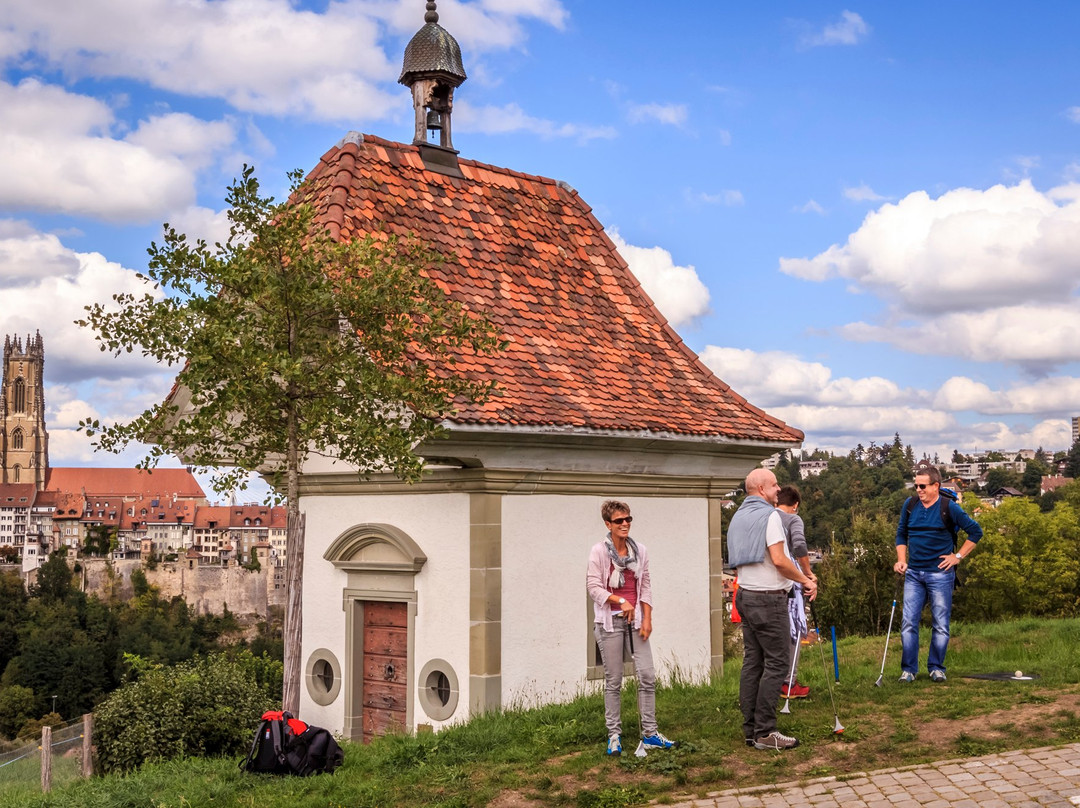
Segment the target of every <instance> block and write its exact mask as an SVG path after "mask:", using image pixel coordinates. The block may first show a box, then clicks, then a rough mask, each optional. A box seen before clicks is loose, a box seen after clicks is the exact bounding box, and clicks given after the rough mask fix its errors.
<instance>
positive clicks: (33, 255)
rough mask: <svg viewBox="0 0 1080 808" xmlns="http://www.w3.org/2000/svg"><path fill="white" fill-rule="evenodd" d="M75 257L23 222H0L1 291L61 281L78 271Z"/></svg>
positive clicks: (5, 220) (45, 234)
mask: <svg viewBox="0 0 1080 808" xmlns="http://www.w3.org/2000/svg"><path fill="white" fill-rule="evenodd" d="M78 267H79V262H78V259H76V257H75V256H74V255H73V254H71V253H69V252H67V251H65V250H64V249H63V247H62V246H61V245H60V240H59V239H58V238H57V237H56V236H53V235H49V234H47V233H39V232H38V231H36V230H34V228H33V227H31V226H30V225H29V224H27V223H25V222H19V221H14V220H11V219H0V289H5V288H6V287H18V286H23V285H25V284H31V283H36V282H38V281H40V280H41V279H43V278H49V277H63V276H65V275H70V274H73V273H75V272H77V271H78Z"/></svg>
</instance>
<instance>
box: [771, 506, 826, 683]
mask: <svg viewBox="0 0 1080 808" xmlns="http://www.w3.org/2000/svg"><path fill="white" fill-rule="evenodd" d="M801 501H802V497H801V496H800V495H799V489H798V488H796V487H795V486H793V485H785V486H783V487H781V489H780V491H779V493H778V494H777V495H776V508H777V510H779V511H780V521H781V522H782V523H783V525H784V534H785V535H786V536H787V545H788V552H789V553H790V554H791V557H792V558H793V559H795V563H796V564H798V566H799V569H800V570H802V573H803V575H805V576H806V577H807V578H809V579H810V580H811V581H813V582H814V583H815V584H816V583H817V576H816V575H814V573H813V572H812V571H811V569H810V552H809V550H808V549H807V547H806V530H805V528H804V526H803V520H802V517H801V516H799V503H800V502H801ZM792 589H793V590H794V597H792V598H791V599H790V600H788V617H789V621H790V624H791V653H792V655H793V656H792V657H791V658H792V659H793V660H794V659H796V657H797V655H798V653H799V642H800V641H801V640H802V638H803V637H805V636H806V634H807V627H806V606H805V604H804V603H803V597H802V585H801V584H798V583H796V584H795V585H794V586H793V587H792ZM795 664H796V665H797V664H798V663H797V662H796V663H795ZM809 695H810V688H809V687H807V686H806V685H804V684H801V683H800V682H799V680H798V679H797V678H796V677H795V675H794V669H792V672H791V676H790V678H789V679H788V680H787V681H785V682H784V684H783V686H782V687H781V688H780V698H784V699H805V698H806V697H807V696H809Z"/></svg>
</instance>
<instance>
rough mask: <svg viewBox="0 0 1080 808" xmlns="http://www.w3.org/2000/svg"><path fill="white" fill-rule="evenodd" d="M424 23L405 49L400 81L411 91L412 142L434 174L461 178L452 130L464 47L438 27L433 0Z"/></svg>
mask: <svg viewBox="0 0 1080 808" xmlns="http://www.w3.org/2000/svg"><path fill="white" fill-rule="evenodd" d="M424 23H425V24H424V27H423V28H421V29H420V30H419V31H417V32H416V34H415V35H414V36H413V38H412V39H411V40H409V44H408V45H406V46H405V60H404V64H403V65H402V68H401V77H400V78H399V79H398V82H399V83H400V84H404V85H405V86H406V87H408V88H409V89H410V90H412V101H413V113H414V120H415V127H414V130H413V143H414V144H415V145H417V146H419V147H420V154H421V156H422V157H423V159H424V163H425V164H426V165H427V167H428V168H429V169H431V170H433V171H440V172H441V173H444V174H451V175H454V176H461V173H460V170H459V169H458V165H457V154H458V153H457V151H456V150H455V149H454V142H453V130H452V128H451V121H452V118H453V112H454V90H455V89H457V88H458V87H459V86H461V83H462V82H463V81H465V79H466V78H467V76H466V75H465V67H464V65H462V63H461V46H460V45H458V43H457V40H456V39H454V37H453V36H451V35H450V33H449V32H448V31H447V30H446V29H445V28H443V27H442V26H441V25H439V12H438V11H437V10H436V7H435V2H434V0H428V3H427V12H426V13H425V14H424Z"/></svg>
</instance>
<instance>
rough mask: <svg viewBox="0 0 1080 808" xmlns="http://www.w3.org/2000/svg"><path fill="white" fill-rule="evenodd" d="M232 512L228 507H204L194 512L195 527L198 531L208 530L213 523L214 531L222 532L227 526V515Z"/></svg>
mask: <svg viewBox="0 0 1080 808" xmlns="http://www.w3.org/2000/svg"><path fill="white" fill-rule="evenodd" d="M231 511H232V508H230V507H229V506H228V505H204V506H202V507H201V508H199V509H198V510H197V511H195V527H196V528H198V529H200V530H209V529H210V524H211V523H213V526H214V530H224V529H225V528H227V527H228V526H229V513H230V512H231Z"/></svg>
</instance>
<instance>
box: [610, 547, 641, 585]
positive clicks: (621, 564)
mask: <svg viewBox="0 0 1080 808" xmlns="http://www.w3.org/2000/svg"><path fill="white" fill-rule="evenodd" d="M604 544H605V545H606V546H607V554H608V558H610V559H611V563H612V564H614V565H615V568H614V569H613V570H612V571H611V576H610V577H609V578H608V586H609V587H611V589H612V591H614V590H616V589H619V588H620V587H621V586H623V585H624V584H625V583H626V576H625V575H624V574H623V570H630V571H631V572H632V573H634V575H637V574H638V564H639V563H640V556H639V555H638V548H637V545H636V544H634V540H633V539H631V538H630V537H629V536H627V537H626V550H627V553H626V558H623V557H622V556H621V555H619V554H618V552H617V551H616V550H615V543H614V542H613V541H612V540H611V534H610V533H608V534H607V541H605V542H604Z"/></svg>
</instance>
